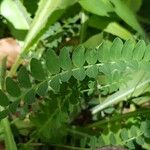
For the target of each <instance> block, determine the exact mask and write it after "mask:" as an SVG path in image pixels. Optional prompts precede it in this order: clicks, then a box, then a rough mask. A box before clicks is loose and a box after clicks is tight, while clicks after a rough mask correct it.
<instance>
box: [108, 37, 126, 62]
mask: <svg viewBox="0 0 150 150" xmlns="http://www.w3.org/2000/svg"><path fill="white" fill-rule="evenodd" d="M122 47H123V42H122V41H121V39H119V38H116V39H115V40H114V41H113V44H112V46H111V48H110V52H111V57H112V60H116V59H120V57H121V51H122Z"/></svg>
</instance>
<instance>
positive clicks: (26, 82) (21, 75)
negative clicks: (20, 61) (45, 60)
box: [18, 67, 31, 88]
mask: <svg viewBox="0 0 150 150" xmlns="http://www.w3.org/2000/svg"><path fill="white" fill-rule="evenodd" d="M18 81H19V83H20V85H21V86H22V87H24V88H30V87H31V82H30V78H29V73H28V71H27V70H26V68H25V67H21V68H20V70H19V72H18Z"/></svg>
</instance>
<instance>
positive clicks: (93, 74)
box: [86, 65, 98, 78]
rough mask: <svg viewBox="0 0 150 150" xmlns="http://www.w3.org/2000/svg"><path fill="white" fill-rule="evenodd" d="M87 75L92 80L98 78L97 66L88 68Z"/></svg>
mask: <svg viewBox="0 0 150 150" xmlns="http://www.w3.org/2000/svg"><path fill="white" fill-rule="evenodd" d="M86 74H87V76H89V77H90V78H96V77H97V75H98V67H97V66H96V65H91V67H89V68H87V70H86Z"/></svg>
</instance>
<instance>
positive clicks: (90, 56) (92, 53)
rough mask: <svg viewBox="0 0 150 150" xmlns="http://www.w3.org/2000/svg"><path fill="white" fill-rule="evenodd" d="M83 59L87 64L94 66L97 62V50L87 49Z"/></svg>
mask: <svg viewBox="0 0 150 150" xmlns="http://www.w3.org/2000/svg"><path fill="white" fill-rule="evenodd" d="M85 58H86V61H87V63H88V64H95V63H96V62H97V50H96V49H94V50H93V49H88V50H87V51H86V53H85Z"/></svg>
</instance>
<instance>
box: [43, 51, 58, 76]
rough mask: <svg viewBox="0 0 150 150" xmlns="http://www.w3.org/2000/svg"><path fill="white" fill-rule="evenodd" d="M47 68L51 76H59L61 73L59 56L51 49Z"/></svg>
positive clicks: (47, 58) (47, 54)
mask: <svg viewBox="0 0 150 150" xmlns="http://www.w3.org/2000/svg"><path fill="white" fill-rule="evenodd" d="M45 60H46V66H47V69H48V71H49V72H50V73H51V74H57V73H59V71H60V66H59V61H58V56H57V55H56V53H55V51H53V50H51V49H49V50H47V52H46V58H45Z"/></svg>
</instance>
